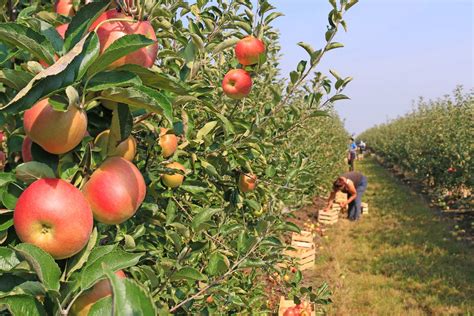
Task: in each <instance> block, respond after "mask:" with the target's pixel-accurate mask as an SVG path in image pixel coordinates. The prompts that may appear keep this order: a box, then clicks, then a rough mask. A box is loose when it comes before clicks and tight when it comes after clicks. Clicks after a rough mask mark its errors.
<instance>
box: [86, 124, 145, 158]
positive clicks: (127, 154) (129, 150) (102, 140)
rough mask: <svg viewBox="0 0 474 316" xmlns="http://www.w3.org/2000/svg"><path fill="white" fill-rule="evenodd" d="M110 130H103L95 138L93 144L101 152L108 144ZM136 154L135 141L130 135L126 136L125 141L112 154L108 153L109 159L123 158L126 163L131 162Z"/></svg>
mask: <svg viewBox="0 0 474 316" xmlns="http://www.w3.org/2000/svg"><path fill="white" fill-rule="evenodd" d="M109 135H110V130H108V129H107V130H105V131H103V132H102V133H100V134H99V135H97V137H96V138H95V141H94V144H95V145H96V146H97V147H99V148H101V149H102V150H107V146H108V142H109ZM136 153H137V141H136V140H135V137H133V136H132V135H130V136H128V138H127V139H126V140H124V141H123V142H121V143H120V144H118V146H117V147H116V148H115V150H113V151H112V152H110V153H108V156H110V157H123V158H125V159H127V160H128V161H132V160H133V158H134V157H135V154H136Z"/></svg>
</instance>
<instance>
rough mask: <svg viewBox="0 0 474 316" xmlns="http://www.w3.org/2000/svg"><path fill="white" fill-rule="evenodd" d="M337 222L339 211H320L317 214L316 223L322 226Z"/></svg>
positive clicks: (334, 209)
mask: <svg viewBox="0 0 474 316" xmlns="http://www.w3.org/2000/svg"><path fill="white" fill-rule="evenodd" d="M338 220H339V210H338V209H337V208H333V209H331V210H329V211H324V210H320V211H319V212H318V222H319V223H321V224H324V225H333V224H335V223H337V221H338Z"/></svg>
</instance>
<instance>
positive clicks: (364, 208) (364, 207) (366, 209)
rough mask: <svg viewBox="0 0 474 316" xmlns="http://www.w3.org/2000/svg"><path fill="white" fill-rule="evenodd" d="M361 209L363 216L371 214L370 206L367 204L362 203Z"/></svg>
mask: <svg viewBox="0 0 474 316" xmlns="http://www.w3.org/2000/svg"><path fill="white" fill-rule="evenodd" d="M360 206H361V209H362V214H364V215H368V214H369V204H367V203H364V202H362V203H360Z"/></svg>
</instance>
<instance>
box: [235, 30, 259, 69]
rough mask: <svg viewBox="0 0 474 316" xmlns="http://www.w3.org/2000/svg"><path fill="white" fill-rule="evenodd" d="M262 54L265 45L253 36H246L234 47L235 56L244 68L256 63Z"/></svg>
mask: <svg viewBox="0 0 474 316" xmlns="http://www.w3.org/2000/svg"><path fill="white" fill-rule="evenodd" d="M264 53H265V44H263V42H262V41H261V40H259V39H257V38H255V37H253V36H247V37H245V38H243V39H241V40H240V41H239V42H238V43H237V45H235V56H236V57H237V59H238V61H239V63H241V64H242V65H244V66H248V65H253V64H256V63H258V61H259V59H260V56H261V55H262V54H264Z"/></svg>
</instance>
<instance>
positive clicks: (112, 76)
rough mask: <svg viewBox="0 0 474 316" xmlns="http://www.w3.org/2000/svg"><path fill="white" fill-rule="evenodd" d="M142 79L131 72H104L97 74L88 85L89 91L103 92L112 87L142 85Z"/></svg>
mask: <svg viewBox="0 0 474 316" xmlns="http://www.w3.org/2000/svg"><path fill="white" fill-rule="evenodd" d="M141 84H142V81H141V79H140V77H138V76H137V75H135V74H134V73H132V72H129V71H118V70H112V71H103V72H99V73H98V74H96V75H95V76H94V77H93V78H92V79H91V80H90V81H89V84H88V85H87V91H101V90H105V89H108V88H112V87H130V86H134V85H141Z"/></svg>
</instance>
